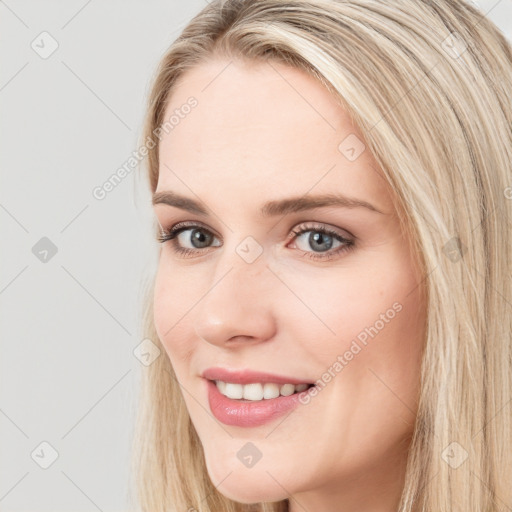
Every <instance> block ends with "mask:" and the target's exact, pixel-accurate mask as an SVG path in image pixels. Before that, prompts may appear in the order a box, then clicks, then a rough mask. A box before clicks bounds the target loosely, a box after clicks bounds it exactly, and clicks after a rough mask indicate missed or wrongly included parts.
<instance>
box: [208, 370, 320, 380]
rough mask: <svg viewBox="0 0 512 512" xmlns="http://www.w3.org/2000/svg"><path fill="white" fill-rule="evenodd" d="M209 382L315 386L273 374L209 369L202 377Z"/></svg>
mask: <svg viewBox="0 0 512 512" xmlns="http://www.w3.org/2000/svg"><path fill="white" fill-rule="evenodd" d="M201 377H203V379H207V380H222V381H224V382H232V383H233V384H252V383H254V382H261V383H262V384H264V383H265V382H274V383H275V384H313V382H311V381H307V380H300V379H295V378H293V377H286V376H282V375H275V374H271V373H263V372H255V371H252V370H228V369H226V368H207V369H206V370H205V371H204V372H203V373H202V375H201Z"/></svg>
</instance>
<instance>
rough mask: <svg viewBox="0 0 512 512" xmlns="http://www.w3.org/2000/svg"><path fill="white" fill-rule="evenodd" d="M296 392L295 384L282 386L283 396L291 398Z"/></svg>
mask: <svg viewBox="0 0 512 512" xmlns="http://www.w3.org/2000/svg"><path fill="white" fill-rule="evenodd" d="M294 391H295V386H294V385H293V384H283V385H282V386H281V395H283V396H290V395H293V393H294Z"/></svg>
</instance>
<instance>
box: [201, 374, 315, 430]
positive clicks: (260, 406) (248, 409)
mask: <svg viewBox="0 0 512 512" xmlns="http://www.w3.org/2000/svg"><path fill="white" fill-rule="evenodd" d="M250 378H251V379H252V377H250ZM220 380H223V379H220ZM229 382H233V380H229ZM249 382H254V380H252V381H247V383H249ZM257 382H262V381H261V380H257ZM266 382H276V381H275V380H274V381H266ZM288 382H290V381H288ZM290 384H291V382H290ZM206 385H207V387H208V402H209V404H210V409H211V411H212V413H213V415H214V416H215V417H216V418H217V419H218V420H219V421H220V422H221V423H224V424H225V425H234V426H237V427H257V426H260V425H263V424H265V423H267V422H269V421H271V420H274V419H275V418H278V417H279V416H282V415H284V414H285V413H287V412H288V411H291V410H293V409H294V408H295V407H297V406H298V405H299V404H300V401H299V397H300V396H301V395H303V394H307V393H308V390H306V391H302V392H301V393H294V394H293V395H290V396H278V397H277V398H270V399H264V400H260V401H241V400H232V399H231V398H228V397H227V396H224V395H223V394H222V393H221V392H220V391H219V390H218V389H217V385H216V384H215V382H213V381H212V380H206Z"/></svg>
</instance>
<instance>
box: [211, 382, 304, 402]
mask: <svg viewBox="0 0 512 512" xmlns="http://www.w3.org/2000/svg"><path fill="white" fill-rule="evenodd" d="M211 382H213V383H214V384H215V385H216V386H217V389H218V390H219V392H220V393H221V394H222V395H224V396H225V397H227V398H229V399H231V400H237V401H240V402H257V401H262V400H271V399H274V398H279V397H285V396H290V395H293V394H297V393H301V392H302V391H307V390H308V389H309V388H311V387H313V386H314V384H312V383H309V384H306V383H304V384H277V383H273V382H265V383H263V382H253V383H250V384H238V383H233V382H225V381H222V380H213V381H211Z"/></svg>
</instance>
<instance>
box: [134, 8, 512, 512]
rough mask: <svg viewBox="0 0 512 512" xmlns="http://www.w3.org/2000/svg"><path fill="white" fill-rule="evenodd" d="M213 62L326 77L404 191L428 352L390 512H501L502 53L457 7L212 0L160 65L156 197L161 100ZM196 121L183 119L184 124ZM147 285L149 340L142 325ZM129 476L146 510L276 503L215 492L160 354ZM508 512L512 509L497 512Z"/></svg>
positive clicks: (152, 176)
mask: <svg viewBox="0 0 512 512" xmlns="http://www.w3.org/2000/svg"><path fill="white" fill-rule="evenodd" d="M214 56H223V57H226V58H228V59H254V60H258V61H265V60H273V61H280V62H284V63H286V64H288V65H290V66H294V67H296V68H299V69H302V70H304V71H305V72H307V73H309V74H311V75H312V76H314V77H315V78H316V79H318V80H319V81H321V83H323V84H324V86H325V87H327V88H328V89H329V91H331V93H332V94H333V95H334V97H336V98H337V99H338V100H339V102H340V104H341V105H342V106H343V107H345V108H346V109H347V110H348V111H349V112H350V114H351V116H352V118H353V120H354V122H355V123H356V124H357V126H358V127H359V128H360V129H361V132H362V133H363V134H364V135H365V138H366V144H367V146H368V147H369V148H370V150H371V151H372V153H373V155H374V156H375V158H376V161H377V162H378V163H379V165H380V166H381V168H382V170H383V172H384V175H385V177H386V179H387V180H388V181H389V183H390V185H391V186H392V188H393V190H394V191H396V195H397V209H398V210H399V212H401V222H402V226H403V229H406V230H408V232H409V233H410V235H411V237H412V239H413V240H414V246H415V249H416V254H417V255H418V258H419V260H421V265H422V268H423V276H424V279H423V282H422V286H424V287H425V289H426V291H427V297H428V299H427V317H428V322H427V327H426V333H425V336H426V338H425V339H426V345H425V351H424V355H423V360H422V367H421V392H420V397H419V406H418V414H417V420H416V424H415V428H414V432H413V437H412V441H411V445H410V450H409V458H408V464H407V473H406V479H405V485H404V489H403V494H402V499H401V502H400V506H399V512H412V511H418V512H419V511H421V512H427V511H428V512H453V511H464V512H471V511H475V512H484V511H485V512H498V511H502V510H505V507H506V506H508V507H512V449H511V447H512V421H511V420H512V402H511V401H512V338H511V333H512V314H511V308H512V287H511V283H512V279H511V276H512V247H511V246H512V243H511V241H512V238H511V227H512V223H511V220H512V215H511V205H512V200H511V198H512V188H511V187H512V164H511V162H512V131H511V126H512V101H511V96H512V91H511V86H512V51H511V46H510V45H509V43H508V41H507V40H506V39H505V37H504V36H503V34H502V33H501V32H500V31H499V30H498V28H497V27H496V26H495V25H494V24H493V23H491V22H490V21H489V20H488V19H487V18H486V17H485V16H484V15H483V13H481V12H480V11H478V10H477V9H476V8H475V7H474V6H472V5H471V4H469V3H466V2H464V1H460V0H389V1H388V0H386V1H376V0H347V1H342V0H338V1H334V0H331V1H328V0H304V1H302V0H295V1H281V0H259V1H251V0H246V1H243V0H232V1H230V0H228V1H212V2H211V3H210V4H209V5H208V6H206V7H205V8H204V9H203V10H202V11H201V12H200V13H199V14H198V15H197V16H195V17H194V18H193V19H192V20H191V21H190V22H189V24H188V25H187V26H186V27H185V29H184V30H183V32H182V33H181V35H180V36H179V37H178V38H177V39H176V41H175V42H174V43H173V44H172V45H171V47H170V48H169V50H168V51H167V53H166V54H165V55H164V56H163V58H162V60H161V63H160V66H159V68H158V70H157V73H156V77H155V78H154V82H153V87H152V90H151V93H150V97H149V102H148V110H147V118H146V123H145V126H144V133H143V138H144V140H145V141H146V142H147V141H148V140H150V139H151V140H154V141H156V144H154V147H152V148H151V149H150V150H149V153H148V158H147V173H148V175H147V176H148V178H149V187H150V190H151V192H154V191H155V188H156V184H157V180H158V140H156V139H158V138H159V137H155V134H158V131H157V129H158V128H159V127H161V126H162V123H163V121H164V113H165V108H166V105H167V104H168V101H169V97H170V94H171V93H172V90H173V87H174V86H175V84H176V83H177V80H178V79H179V78H180V77H181V76H182V75H183V73H184V72H186V71H187V70H188V69H190V68H191V67H194V66H197V65H198V64H200V63H201V62H203V61H206V60H208V59H211V58H212V57H214ZM192 115H193V114H192ZM153 285H154V282H153V281H151V282H149V283H148V286H147V293H146V295H145V296H144V298H143V300H144V318H145V321H144V328H143V336H144V337H145V338H150V339H151V340H152V341H153V342H154V343H156V344H157V345H158V346H159V347H160V349H161V351H162V353H163V354H165V352H164V348H163V346H162V344H161V341H160V340H159V339H158V335H157V333H156V331H155V327H154V324H153V302H152V301H153ZM142 372H143V373H142V388H141V393H140V404H139V411H138V421H137V430H136V436H135V438H134V441H135V444H134V452H133V453H134V457H133V472H134V474H135V477H134V479H135V482H136V484H137V486H138V501H139V503H140V506H141V508H142V510H143V511H144V512H160V511H161V512H164V511H165V512H174V511H179V512H186V511H188V510H191V511H192V510H195V511H198V512H219V511H221V512H224V511H233V512H235V511H236V512H242V511H250V510H251V511H269V512H270V511H273V512H277V511H286V510H288V501H287V500H283V501H281V502H277V503H260V504H254V505H247V504H245V505H244V504H240V503H236V502H234V501H232V500H229V499H227V498H225V497H224V496H223V495H221V494H220V493H219V492H218V491H217V489H216V488H215V487H214V485H213V484H212V483H211V481H210V479H209V477H208V473H207V470H206V467H205V463H204V456H203V451H202V447H201V443H200V441H199V438H198V436H197V434H196V431H195V429H194V426H193V424H192V423H191V420H190V417H189V415H188V412H187V409H186V407H185V404H184V401H183V398H182V391H181V389H180V386H179V384H178V382H177V380H176V377H175V375H174V372H173V369H172V367H171V365H170V362H169V359H168V357H159V358H158V359H157V360H156V361H155V362H154V363H153V364H152V365H150V366H148V367H147V368H146V367H144V368H143V369H142ZM507 510H508V508H507Z"/></svg>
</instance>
